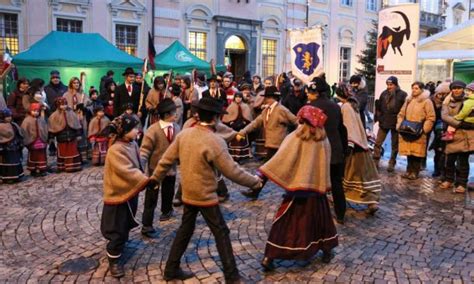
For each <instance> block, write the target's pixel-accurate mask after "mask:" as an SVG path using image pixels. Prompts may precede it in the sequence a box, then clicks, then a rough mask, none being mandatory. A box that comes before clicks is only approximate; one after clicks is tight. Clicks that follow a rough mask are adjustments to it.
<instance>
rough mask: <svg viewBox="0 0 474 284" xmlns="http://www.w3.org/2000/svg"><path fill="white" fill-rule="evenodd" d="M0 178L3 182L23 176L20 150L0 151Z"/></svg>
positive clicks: (12, 180)
mask: <svg viewBox="0 0 474 284" xmlns="http://www.w3.org/2000/svg"><path fill="white" fill-rule="evenodd" d="M0 156H1V157H0V179H1V180H3V181H4V182H5V181H7V182H16V181H18V180H19V179H20V178H21V177H23V176H24V173H23V165H22V164H21V159H22V152H21V151H7V150H6V151H3V152H0Z"/></svg>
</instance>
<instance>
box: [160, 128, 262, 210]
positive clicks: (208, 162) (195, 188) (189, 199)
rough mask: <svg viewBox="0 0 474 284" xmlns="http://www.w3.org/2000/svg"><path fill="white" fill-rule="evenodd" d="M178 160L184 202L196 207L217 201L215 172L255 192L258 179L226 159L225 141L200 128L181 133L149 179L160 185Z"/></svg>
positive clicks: (228, 158)
mask: <svg viewBox="0 0 474 284" xmlns="http://www.w3.org/2000/svg"><path fill="white" fill-rule="evenodd" d="M177 160H179V162H180V170H181V185H182V189H183V197H182V198H183V202H184V203H186V204H189V205H195V206H213V205H217V204H218V203H219V200H218V199H217V193H216V190H217V177H216V170H217V171H219V172H221V173H222V174H223V175H224V176H225V177H227V178H228V179H230V180H232V181H234V182H236V183H238V184H240V185H243V186H247V187H251V188H254V187H256V186H258V184H259V178H258V177H256V176H253V175H251V174H249V173H247V172H246V171H244V170H243V169H242V168H241V167H240V166H239V165H238V164H237V163H236V162H234V160H233V159H232V157H231V156H230V155H229V151H228V149H227V145H226V143H225V141H224V140H223V139H222V138H221V137H219V136H218V135H216V134H215V133H214V132H213V131H212V130H211V129H210V128H208V127H206V126H202V125H200V124H198V125H196V126H194V127H191V128H187V129H184V130H183V131H181V133H180V134H179V135H178V136H177V137H176V140H175V141H174V142H173V143H172V144H171V145H170V147H169V148H168V149H167V150H166V152H165V153H164V154H163V157H162V158H161V160H160V161H159V163H158V165H157V166H156V168H155V171H154V172H153V175H152V178H153V179H156V180H158V181H161V180H162V179H163V178H164V177H165V176H166V174H167V172H168V171H169V169H170V168H171V167H172V166H173V165H174V164H175V162H176V161H177Z"/></svg>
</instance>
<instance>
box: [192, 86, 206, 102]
mask: <svg viewBox="0 0 474 284" xmlns="http://www.w3.org/2000/svg"><path fill="white" fill-rule="evenodd" d="M194 89H196V90H197V91H198V100H200V99H202V93H203V92H204V91H206V90H207V89H209V88H208V87H207V86H206V85H204V86H202V87H201V86H199V85H198V84H194Z"/></svg>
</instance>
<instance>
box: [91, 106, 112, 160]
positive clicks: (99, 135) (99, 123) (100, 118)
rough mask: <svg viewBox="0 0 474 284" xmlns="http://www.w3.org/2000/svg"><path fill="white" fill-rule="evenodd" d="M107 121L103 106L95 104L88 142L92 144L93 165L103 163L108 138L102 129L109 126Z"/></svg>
mask: <svg viewBox="0 0 474 284" xmlns="http://www.w3.org/2000/svg"><path fill="white" fill-rule="evenodd" d="M109 123H110V120H109V119H108V118H107V117H106V116H105V113H104V107H103V106H101V105H96V106H95V107H94V118H93V119H92V120H91V122H90V123H89V142H90V143H91V145H92V164H93V165H94V166H101V165H103V164H104V163H105V155H106V154H107V148H108V143H109V142H108V141H109V140H108V138H107V135H106V134H105V133H103V131H104V129H105V128H106V127H107V126H109Z"/></svg>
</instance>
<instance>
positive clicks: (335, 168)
mask: <svg viewBox="0 0 474 284" xmlns="http://www.w3.org/2000/svg"><path fill="white" fill-rule="evenodd" d="M343 177H344V163H340V164H331V186H332V187H331V192H332V198H333V200H334V211H335V212H336V217H337V218H338V219H344V215H345V214H346V196H345V194H344V188H343V187H342V179H343Z"/></svg>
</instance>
